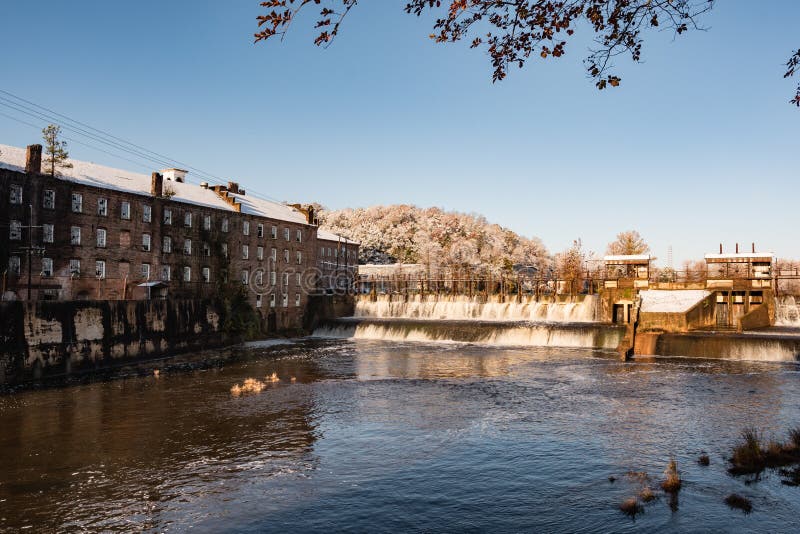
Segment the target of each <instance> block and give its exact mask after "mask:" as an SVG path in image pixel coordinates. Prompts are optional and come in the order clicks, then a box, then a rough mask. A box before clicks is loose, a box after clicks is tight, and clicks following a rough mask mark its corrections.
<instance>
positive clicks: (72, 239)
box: [69, 226, 81, 245]
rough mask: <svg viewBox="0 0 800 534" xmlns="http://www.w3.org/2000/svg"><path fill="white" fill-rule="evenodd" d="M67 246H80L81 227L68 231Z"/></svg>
mask: <svg viewBox="0 0 800 534" xmlns="http://www.w3.org/2000/svg"><path fill="white" fill-rule="evenodd" d="M69 244H70V245H80V244H81V227H80V226H73V227H71V228H70V229H69Z"/></svg>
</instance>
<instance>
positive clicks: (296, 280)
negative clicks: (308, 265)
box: [294, 273, 303, 287]
mask: <svg viewBox="0 0 800 534" xmlns="http://www.w3.org/2000/svg"><path fill="white" fill-rule="evenodd" d="M302 282H303V275H302V274H300V273H295V275H294V283H295V284H296V285H297V286H298V287H299V286H300V284H301V283H302Z"/></svg>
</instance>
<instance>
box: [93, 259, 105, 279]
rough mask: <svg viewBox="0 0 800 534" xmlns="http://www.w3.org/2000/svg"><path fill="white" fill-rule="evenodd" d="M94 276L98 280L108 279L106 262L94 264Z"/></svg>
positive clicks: (101, 261)
mask: <svg viewBox="0 0 800 534" xmlns="http://www.w3.org/2000/svg"><path fill="white" fill-rule="evenodd" d="M94 275H95V276H96V277H97V278H105V277H106V262H105V261H104V260H97V261H96V262H94Z"/></svg>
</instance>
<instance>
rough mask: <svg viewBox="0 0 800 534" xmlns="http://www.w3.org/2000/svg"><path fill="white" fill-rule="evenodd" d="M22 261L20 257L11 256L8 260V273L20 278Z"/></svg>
mask: <svg viewBox="0 0 800 534" xmlns="http://www.w3.org/2000/svg"><path fill="white" fill-rule="evenodd" d="M19 266H20V260H19V256H10V257H9V258H8V272H10V273H11V274H15V275H17V276H19V268H20V267H19Z"/></svg>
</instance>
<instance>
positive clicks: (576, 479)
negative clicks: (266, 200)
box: [0, 339, 800, 533]
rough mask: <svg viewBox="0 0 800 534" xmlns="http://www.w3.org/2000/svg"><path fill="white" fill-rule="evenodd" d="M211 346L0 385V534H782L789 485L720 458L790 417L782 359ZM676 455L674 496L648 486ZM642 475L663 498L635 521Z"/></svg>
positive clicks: (797, 372)
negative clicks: (107, 370)
mask: <svg viewBox="0 0 800 534" xmlns="http://www.w3.org/2000/svg"><path fill="white" fill-rule="evenodd" d="M209 355H211V356H218V357H219V358H221V359H223V361H225V364H224V365H223V366H221V367H215V368H212V369H207V370H195V371H183V372H178V371H171V370H170V368H165V367H164V365H165V364H164V363H161V364H159V365H161V366H162V371H161V373H160V376H158V377H156V376H153V374H152V372H150V373H148V374H147V375H146V376H137V375H134V374H131V375H129V376H124V373H122V375H123V376H122V377H118V378H117V379H115V380H109V381H104V382H94V383H87V384H80V385H73V386H70V387H60V388H51V389H45V390H39V391H24V392H18V393H15V394H13V395H5V396H2V397H0V531H2V532H18V531H22V532H37V533H38V532H87V531H89V532H97V531H122V532H131V531H142V530H146V531H154V532H155V531H158V532H161V531H175V532H184V531H189V530H191V531H193V532H307V531H317V532H319V531H326V532H330V531H340V530H349V531H355V532H423V531H424V532H430V531H447V532H478V531H487V530H489V531H500V532H519V531H528V532H598V531H603V532H612V531H613V532H629V531H639V530H644V531H671V532H686V531H693V532H729V531H753V532H755V531H760V532H796V531H797V526H798V520H797V518H798V517H800V488H798V487H789V486H786V485H783V484H781V477H780V476H779V475H778V474H777V473H773V472H767V473H766V474H765V475H764V476H762V477H761V479H760V480H759V481H757V482H754V483H750V484H747V483H746V481H745V479H742V478H735V477H732V476H730V475H728V474H727V472H726V466H725V460H724V458H725V457H726V456H727V455H728V454H729V452H730V448H731V446H732V445H733V444H734V443H735V442H737V440H738V435H739V432H740V431H741V429H742V428H744V427H747V426H757V427H759V428H761V429H763V430H764V431H765V432H767V433H774V434H776V435H778V436H779V437H782V438H783V437H785V434H786V431H787V429H788V428H789V427H790V426H792V425H797V424H800V367H799V366H798V364H797V363H786V362H784V363H780V362H747V361H732V360H724V359H718V360H702V359H688V358H656V359H645V360H639V361H636V362H628V363H625V362H621V361H618V360H617V359H616V358H615V357H614V356H615V355H614V354H612V353H609V352H602V351H595V350H591V349H587V348H555V347H493V346H487V345H483V344H466V343H441V342H439V343H432V342H423V343H420V342H406V341H394V342H387V341H385V340H370V339H307V340H301V341H297V342H295V343H291V344H286V345H262V346H258V345H256V346H251V347H244V348H237V349H234V350H229V351H221V352H217V353H208V354H205V355H203V357H204V358H207V357H208V356H209ZM188 359H190V360H191V358H188ZM273 372H276V373H277V374H278V376H279V377H280V378H281V381H280V382H275V383H269V384H268V385H267V386H266V387H265V389H264V390H263V391H262V392H261V393H260V394H257V395H244V396H240V397H234V396H232V395H231V393H230V388H231V386H232V385H233V384H235V383H241V382H242V381H244V380H245V379H246V378H250V377H254V378H259V379H262V380H263V379H264V377H266V376H267V375H270V374H272V373H273ZM291 377H295V381H292V380H291ZM704 451H705V452H707V453H708V454H709V456H710V457H711V465H710V466H708V467H702V466H700V465H698V464H697V463H696V459H697V457H698V456H699V455H700V454H701V453H702V452H704ZM671 457H674V458H675V459H676V460H677V462H678V467H679V469H680V470H681V472H682V476H683V480H684V484H683V489H682V490H681V492H680V493H679V495H678V497H677V499H670V498H669V497H667V496H666V495H664V494H662V493H660V492H659V491H658V490H657V487H658V482H659V481H660V480H661V478H662V472H663V470H664V468H665V467H666V464H667V462H668V461H669V459H670V458H671ZM630 471H635V472H642V471H643V472H646V473H647V475H649V477H650V479H649V480H647V479H644V478H643V477H642V476H640V475H636V476H629V475H627V473H628V472H630ZM609 477H616V481H614V482H613V483H612V482H610V481H609ZM643 484H649V485H651V486H652V487H653V488H654V489H655V490H656V493H657V495H658V498H657V499H656V500H655V501H654V502H652V503H649V504H647V505H646V506H645V511H644V513H643V514H642V515H640V516H638V517H637V518H636V519H635V520H632V519H630V518H628V517H627V516H625V515H623V514H622V513H621V512H620V511H619V510H618V505H619V503H620V502H622V501H623V500H624V499H625V498H627V497H629V496H632V495H634V494H636V493H637V492H638V491H639V490H640V489H641V486H642V485H643ZM732 492H737V493H740V494H743V495H746V496H748V497H749V498H751V499H752V501H753V507H754V510H753V512H752V513H751V514H749V515H744V514H743V513H742V512H739V511H736V510H731V509H729V508H728V507H727V506H726V505H725V504H724V502H723V501H724V499H725V497H726V496H727V495H728V494H730V493H732Z"/></svg>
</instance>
